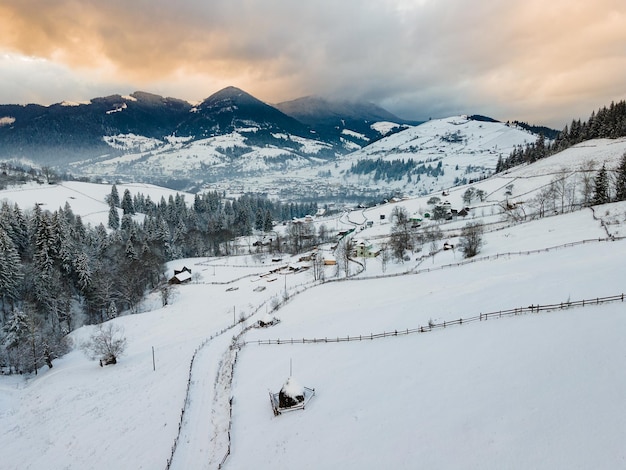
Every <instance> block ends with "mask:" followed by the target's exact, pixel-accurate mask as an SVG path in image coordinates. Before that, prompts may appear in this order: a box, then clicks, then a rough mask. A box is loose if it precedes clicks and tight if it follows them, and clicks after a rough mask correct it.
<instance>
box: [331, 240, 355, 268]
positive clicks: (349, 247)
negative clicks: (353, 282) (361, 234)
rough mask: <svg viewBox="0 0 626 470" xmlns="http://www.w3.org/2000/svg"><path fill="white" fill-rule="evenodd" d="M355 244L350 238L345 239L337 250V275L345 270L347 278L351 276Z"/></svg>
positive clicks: (338, 244)
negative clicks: (351, 262)
mask: <svg viewBox="0 0 626 470" xmlns="http://www.w3.org/2000/svg"><path fill="white" fill-rule="evenodd" d="M353 245H354V243H353V242H352V239H351V238H350V237H344V238H343V239H342V240H341V241H339V243H337V248H335V258H336V259H337V275H339V273H340V272H341V271H342V270H343V272H344V273H345V276H346V277H349V276H350V261H351V258H350V257H351V256H352V251H353V249H354V246H353Z"/></svg>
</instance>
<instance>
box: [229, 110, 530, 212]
mask: <svg viewBox="0 0 626 470" xmlns="http://www.w3.org/2000/svg"><path fill="white" fill-rule="evenodd" d="M381 126H382V127H381V128H382V129H387V128H389V129H391V128H392V127H391V125H390V124H389V123H387V125H386V126H385V125H384V124H381ZM536 139H537V136H536V135H534V134H532V133H529V132H528V131H526V130H524V129H521V128H518V127H515V126H510V125H508V124H505V123H501V122H489V121H478V120H474V119H471V118H468V117H467V116H452V117H449V118H445V119H434V120H431V121H428V122H426V123H424V124H421V125H419V126H412V127H409V128H408V129H405V130H403V131H400V132H397V133H395V134H392V135H390V136H388V137H385V138H382V139H380V140H378V141H375V142H373V143H370V144H369V145H367V146H365V147H364V148H362V149H355V151H354V152H352V153H349V154H347V155H343V156H340V157H339V158H338V159H337V160H336V161H329V162H324V161H320V162H317V163H318V164H317V165H314V166H310V165H309V166H303V167H302V168H301V169H300V170H298V172H297V174H294V173H290V174H287V175H285V174H282V173H273V172H269V173H266V174H264V175H261V177H260V178H259V177H255V178H248V179H244V180H242V179H238V180H237V181H236V183H235V184H234V185H233V186H234V187H237V186H239V185H240V184H241V183H244V184H245V187H247V188H255V187H259V186H262V187H263V188H267V187H268V186H269V187H271V186H274V187H280V188H281V191H282V192H283V193H284V192H290V193H291V194H293V195H294V196H298V197H312V196H313V195H314V194H316V193H322V194H324V193H325V194H343V195H345V196H346V197H349V196H352V197H354V196H356V197H357V198H358V197H361V198H362V200H367V199H368V198H369V200H377V199H382V198H383V197H388V196H389V195H391V194H401V195H408V196H417V195H424V194H429V193H431V192H433V191H441V190H443V189H448V188H451V187H454V186H458V185H460V184H464V183H468V182H473V181H477V180H480V179H484V178H486V177H487V176H489V175H491V174H492V173H493V172H494V170H495V167H496V163H497V161H498V158H500V157H503V158H504V157H507V156H509V154H510V153H511V151H512V150H513V148H515V147H516V146H519V145H522V146H523V145H525V144H527V143H532V142H535V141H536ZM379 160H380V161H382V162H383V163H382V164H381V163H379V162H378V161H379ZM409 161H412V163H410V164H409V163H408V162H409ZM385 165H387V166H386V167H385ZM392 165H397V166H394V167H393V168H391V166H392ZM400 167H402V168H400ZM302 179H306V180H307V181H308V182H311V184H310V185H307V184H306V183H305V184H303V183H302ZM219 187H220V189H224V190H226V191H228V190H229V189H230V187H231V184H230V182H229V181H221V182H220V183H219Z"/></svg>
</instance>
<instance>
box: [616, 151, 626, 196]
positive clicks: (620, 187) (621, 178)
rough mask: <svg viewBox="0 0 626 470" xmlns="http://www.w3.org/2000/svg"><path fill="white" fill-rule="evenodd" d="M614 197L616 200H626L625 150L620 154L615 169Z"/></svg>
mask: <svg viewBox="0 0 626 470" xmlns="http://www.w3.org/2000/svg"><path fill="white" fill-rule="evenodd" d="M615 198H616V199H617V200H618V201H626V152H624V155H622V159H621V160H620V162H619V165H618V167H617V170H616V179H615Z"/></svg>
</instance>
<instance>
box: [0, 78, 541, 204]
mask: <svg viewBox="0 0 626 470" xmlns="http://www.w3.org/2000/svg"><path fill="white" fill-rule="evenodd" d="M536 137H537V136H536V134H534V133H533V132H531V131H530V130H528V129H527V128H524V127H523V126H520V125H517V124H513V125H510V124H508V123H506V124H505V123H501V122H498V121H496V120H494V119H491V118H488V117H485V116H469V117H468V116H456V117H450V118H446V119H436V120H431V121H429V122H427V123H419V122H414V121H413V122H412V121H407V120H404V119H401V118H399V117H397V116H395V115H393V114H392V113H390V112H388V111H386V110H385V109H383V108H381V107H379V106H376V105H374V104H371V103H363V102H350V101H346V100H334V101H333V100H329V99H325V98H322V97H318V96H309V97H304V98H299V99H296V100H293V101H287V102H282V103H278V104H276V105H274V106H272V105H270V104H267V103H264V102H263V101H261V100H259V99H257V98H255V97H253V96H252V95H250V94H248V93H246V92H245V91H243V90H240V89H239V88H236V87H227V88H224V89H222V90H220V91H218V92H217V93H214V94H213V95H211V96H209V97H208V98H207V99H205V100H204V101H202V102H201V103H198V104H192V103H189V102H187V101H183V100H180V99H175V98H164V97H162V96H158V95H154V94H150V93H146V92H140V91H138V92H134V93H132V94H131V95H124V96H123V95H111V96H107V97H103V98H94V99H92V100H91V101H89V102H88V103H70V102H63V103H58V104H54V105H51V106H41V105H35V104H29V105H26V106H19V105H0V159H4V160H11V161H21V162H27V163H29V164H32V165H35V166H44V165H45V166H48V167H51V168H53V169H54V170H56V171H57V172H59V173H66V174H70V175H72V176H74V177H82V178H89V179H93V178H97V179H105V180H115V181H138V182H148V183H154V184H159V185H162V186H167V187H170V188H173V189H178V190H187V191H197V190H202V189H206V188H207V187H208V188H211V189H216V188H217V189H220V190H224V191H226V192H227V193H241V192H245V191H255V192H264V193H274V194H275V195H276V196H278V197H287V196H288V197H289V198H292V199H293V198H299V199H310V198H319V197H320V195H324V196H325V197H333V198H346V197H347V198H353V197H357V198H361V200H363V198H365V199H368V198H369V199H376V198H379V197H381V196H384V195H391V194H397V193H400V194H425V193H427V192H430V191H432V190H434V189H438V188H445V187H451V186H454V185H456V184H460V183H462V182H467V181H472V180H476V179H480V178H483V177H485V176H487V175H488V174H490V173H491V172H493V170H494V168H495V165H496V162H497V161H498V158H500V157H506V156H508V155H509V154H510V153H511V151H512V150H513V149H514V148H515V147H516V146H519V145H525V144H527V143H532V142H534V141H535V140H536ZM450 158H451V159H452V160H450Z"/></svg>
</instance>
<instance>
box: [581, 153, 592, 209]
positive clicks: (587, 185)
mask: <svg viewBox="0 0 626 470" xmlns="http://www.w3.org/2000/svg"><path fill="white" fill-rule="evenodd" d="M581 171H582V183H583V184H582V191H581V192H582V199H583V200H582V203H583V205H585V206H588V205H589V204H591V200H592V199H593V190H594V175H595V173H596V162H595V161H594V160H593V159H592V160H586V161H585V162H584V163H583V165H582V168H581Z"/></svg>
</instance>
